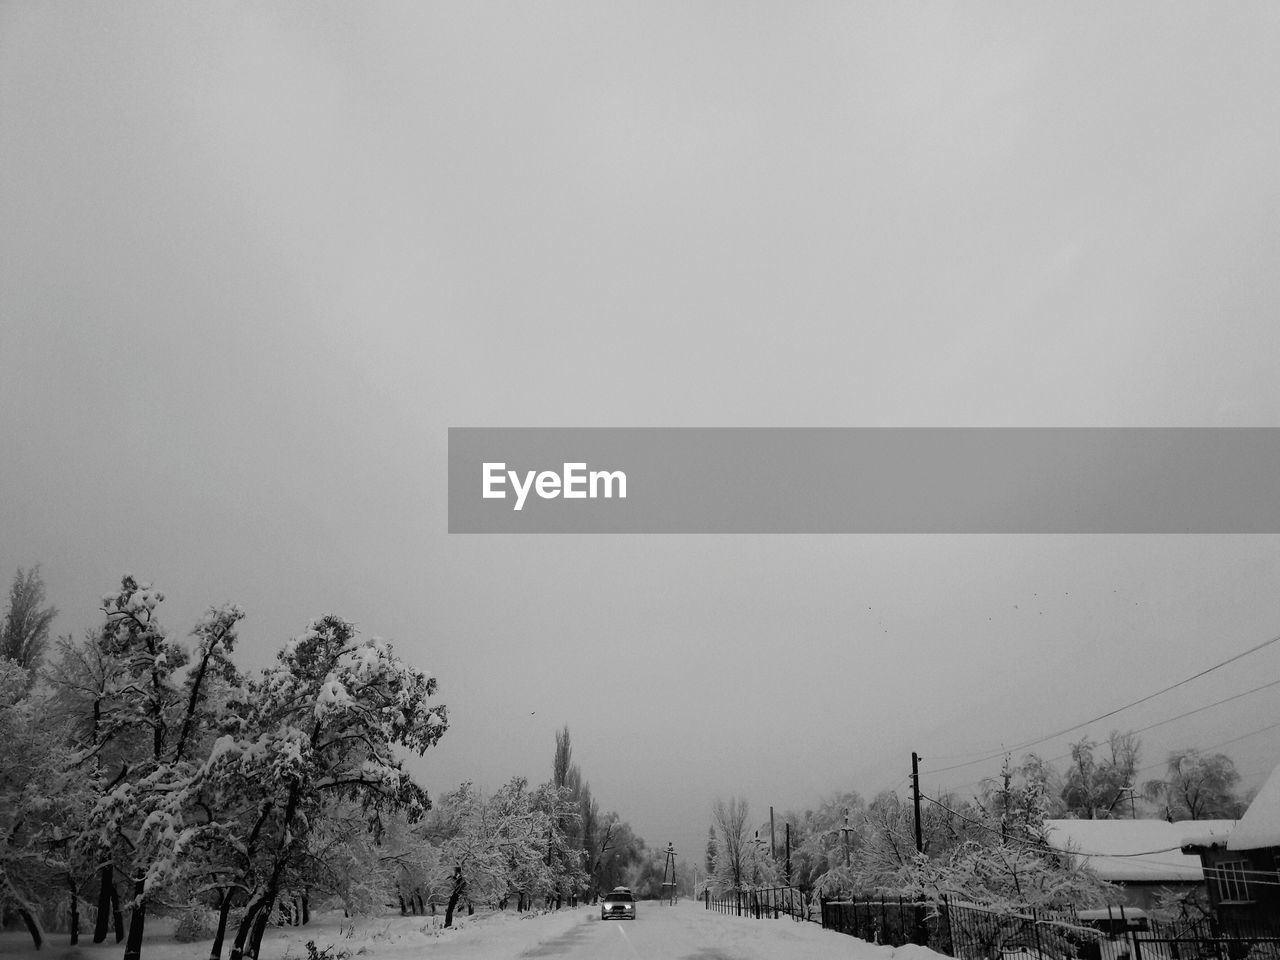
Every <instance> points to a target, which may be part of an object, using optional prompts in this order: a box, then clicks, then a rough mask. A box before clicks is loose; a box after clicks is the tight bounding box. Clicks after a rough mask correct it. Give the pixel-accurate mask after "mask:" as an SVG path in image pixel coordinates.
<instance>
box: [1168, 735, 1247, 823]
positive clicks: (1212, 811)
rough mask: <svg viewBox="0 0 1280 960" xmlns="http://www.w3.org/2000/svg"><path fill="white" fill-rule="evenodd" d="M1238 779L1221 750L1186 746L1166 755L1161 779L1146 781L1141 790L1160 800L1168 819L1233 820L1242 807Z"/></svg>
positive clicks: (1239, 813)
mask: <svg viewBox="0 0 1280 960" xmlns="http://www.w3.org/2000/svg"><path fill="white" fill-rule="evenodd" d="M1239 782H1240V774H1239V773H1237V772H1236V767H1235V763H1234V762H1233V761H1232V759H1231V758H1230V757H1229V756H1227V755H1226V754H1225V753H1214V754H1204V753H1202V752H1201V751H1199V750H1196V749H1194V748H1190V747H1187V748H1184V749H1181V750H1174V751H1172V752H1171V753H1170V754H1169V757H1168V762H1167V769H1166V773H1165V779H1163V780H1153V781H1149V782H1148V783H1146V784H1145V785H1144V787H1143V792H1144V793H1145V794H1146V796H1147V797H1148V798H1149V799H1151V800H1154V801H1156V802H1159V803H1162V804H1163V805H1164V807H1165V811H1166V814H1167V816H1168V817H1169V819H1171V820H1206V819H1213V818H1215V817H1217V818H1223V819H1234V818H1237V817H1240V816H1242V815H1243V813H1244V808H1245V806H1246V804H1245V803H1243V801H1241V799H1240V798H1239V797H1237V796H1236V793H1235V787H1236V784H1238V783H1239Z"/></svg>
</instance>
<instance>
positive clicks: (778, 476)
mask: <svg viewBox="0 0 1280 960" xmlns="http://www.w3.org/2000/svg"><path fill="white" fill-rule="evenodd" d="M1278 493H1280V429H1273V428H1167V429H1146V428H1141V429H1125V428H1116V429H1109V428H979V427H974V428H960V429H951V428H754V427H752V428H720V427H705V428H704V427H691V428H667V427H654V428H616V429H615V428H557V429H542V428H538V429H529V428H470V427H455V428H451V429H450V430H449V532H450V533H1280V496H1278Z"/></svg>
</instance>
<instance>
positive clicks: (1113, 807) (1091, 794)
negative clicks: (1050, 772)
mask: <svg viewBox="0 0 1280 960" xmlns="http://www.w3.org/2000/svg"><path fill="white" fill-rule="evenodd" d="M1099 746H1102V747H1104V748H1105V752H1104V753H1102V755H1101V757H1095V755H1094V753H1095V751H1096V750H1097V749H1098V747H1099ZM1140 754H1141V744H1140V742H1139V740H1138V738H1137V736H1135V735H1134V734H1133V733H1121V732H1120V731H1118V730H1112V731H1111V733H1110V735H1108V737H1107V741H1106V743H1105V744H1098V743H1096V742H1094V741H1092V740H1089V739H1088V738H1085V739H1082V740H1081V741H1080V742H1079V743H1075V744H1073V745H1072V747H1071V766H1070V767H1069V768H1068V770H1067V774H1066V777H1065V783H1064V784H1063V787H1062V793H1061V796H1062V800H1063V802H1064V803H1065V805H1066V808H1067V812H1068V813H1070V814H1072V815H1074V816H1076V817H1079V818H1080V819H1081V820H1111V819H1118V818H1121V817H1125V816H1133V814H1134V811H1135V805H1134V803H1133V800H1134V797H1135V794H1134V791H1135V789H1136V785H1135V783H1134V776H1135V774H1136V772H1137V769H1138V764H1139V756H1140ZM1126 801H1128V802H1126Z"/></svg>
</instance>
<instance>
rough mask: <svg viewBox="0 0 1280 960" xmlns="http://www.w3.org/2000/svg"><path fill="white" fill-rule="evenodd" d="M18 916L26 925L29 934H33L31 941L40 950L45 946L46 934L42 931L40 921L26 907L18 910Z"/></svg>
mask: <svg viewBox="0 0 1280 960" xmlns="http://www.w3.org/2000/svg"><path fill="white" fill-rule="evenodd" d="M18 916H20V917H21V918H22V922H23V923H24V924H26V927H27V932H28V933H29V934H31V940H32V942H34V943H35V945H36V949H37V950H39V949H40V948H41V947H43V946H44V933H43V932H42V931H41V930H40V921H39V920H37V919H36V918H35V916H34V915H33V914H32V913H31V911H30V910H28V909H27V908H26V907H19V908H18Z"/></svg>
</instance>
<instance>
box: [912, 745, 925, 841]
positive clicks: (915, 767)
mask: <svg viewBox="0 0 1280 960" xmlns="http://www.w3.org/2000/svg"><path fill="white" fill-rule="evenodd" d="M911 794H912V799H913V801H914V803H915V808H916V853H924V835H923V834H922V832H921V830H920V757H919V756H918V755H917V754H916V752H915V751H914V750H912V751H911Z"/></svg>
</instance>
